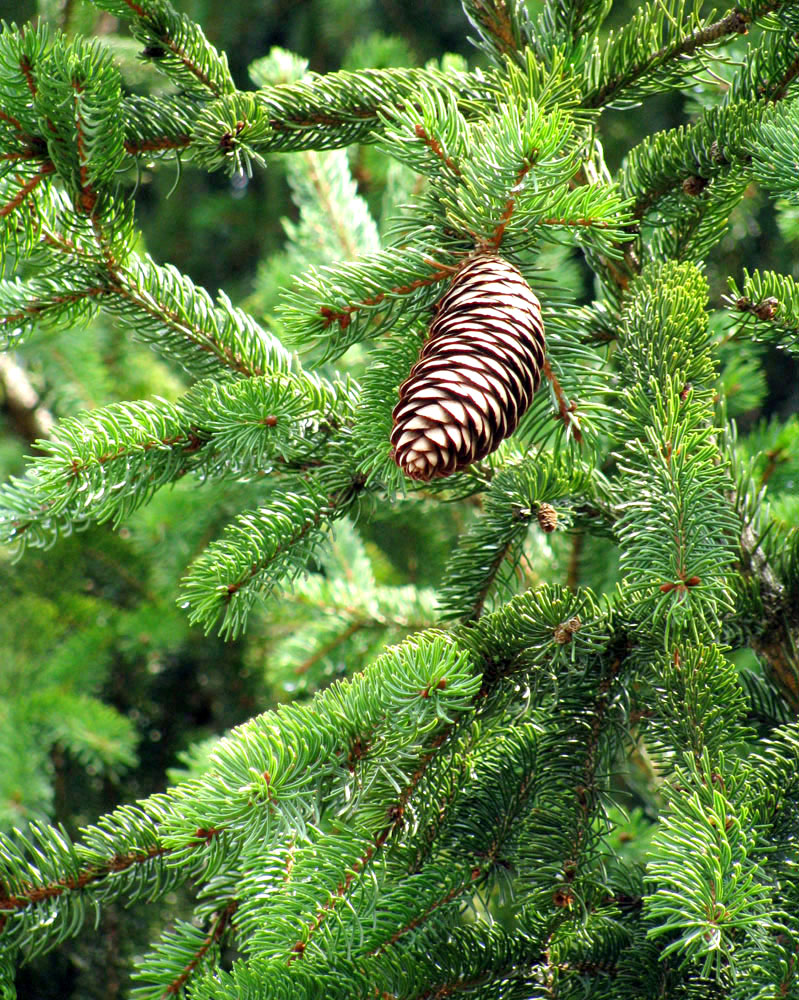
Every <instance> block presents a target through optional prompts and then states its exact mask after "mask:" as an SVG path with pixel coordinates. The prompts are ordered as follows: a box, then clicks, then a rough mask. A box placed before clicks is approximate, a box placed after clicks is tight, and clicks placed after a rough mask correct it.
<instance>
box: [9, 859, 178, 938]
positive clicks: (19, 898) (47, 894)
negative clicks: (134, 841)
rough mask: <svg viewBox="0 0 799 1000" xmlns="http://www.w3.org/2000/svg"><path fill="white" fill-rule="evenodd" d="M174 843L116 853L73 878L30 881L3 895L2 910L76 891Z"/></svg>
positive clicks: (143, 862) (21, 906) (15, 908)
mask: <svg viewBox="0 0 799 1000" xmlns="http://www.w3.org/2000/svg"><path fill="white" fill-rule="evenodd" d="M171 850H172V848H171V847H150V848H148V849H147V850H146V851H132V852H130V853H129V854H114V855H112V856H111V857H110V858H109V859H108V861H107V862H106V863H105V864H104V865H93V866H91V867H89V868H85V869H84V870H83V871H82V872H80V873H79V874H78V875H75V876H72V877H70V878H63V879H59V880H58V881H57V882H48V883H47V884H46V885H40V886H34V885H29V886H27V887H26V888H25V889H23V890H22V891H21V892H17V893H16V894H15V895H13V896H11V895H5V894H3V895H0V910H9V911H12V912H17V911H19V910H24V909H25V908H26V907H28V906H30V905H31V904H32V903H41V902H43V901H44V900H46V899H56V898H57V897H58V896H63V894H64V893H65V892H75V891H77V890H80V889H85V888H86V887H87V886H89V885H91V884H92V883H94V882H98V881H99V880H100V879H103V878H106V877H107V876H108V875H115V874H118V873H119V872H123V871H125V870H126V869H128V868H132V867H133V865H141V864H146V862H148V861H152V860H153V859H154V858H160V857H162V856H163V855H165V854H168V853H169V852H170V851H171ZM4 921H5V917H2V918H0V930H2V925H3V922H4Z"/></svg>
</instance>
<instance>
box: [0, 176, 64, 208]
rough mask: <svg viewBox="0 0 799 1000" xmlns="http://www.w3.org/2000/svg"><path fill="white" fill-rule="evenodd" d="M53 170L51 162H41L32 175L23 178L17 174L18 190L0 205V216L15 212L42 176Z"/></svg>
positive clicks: (40, 180)
mask: <svg viewBox="0 0 799 1000" xmlns="http://www.w3.org/2000/svg"><path fill="white" fill-rule="evenodd" d="M54 171H55V167H54V166H53V164H52V163H43V164H41V166H40V167H39V169H38V170H37V172H36V173H35V174H34V175H33V177H29V178H28V179H27V180H25V179H24V178H23V177H20V176H17V181H18V182H19V185H20V187H19V190H18V191H17V193H16V194H15V195H14V197H13V198H12V199H11V200H10V201H7V202H6V203H5V204H4V205H0V218H3V217H4V216H6V215H10V214H11V213H12V212H15V211H16V210H17V209H18V208H19V207H20V205H22V204H23V202H24V201H25V200H26V198H27V197H28V196H29V195H31V194H32V193H33V192H34V191H35V190H36V188H37V187H38V186H39V184H41V182H42V181H43V180H44V178H45V177H47V176H48V175H49V174H52V173H53V172H54Z"/></svg>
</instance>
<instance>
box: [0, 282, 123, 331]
mask: <svg viewBox="0 0 799 1000" xmlns="http://www.w3.org/2000/svg"><path fill="white" fill-rule="evenodd" d="M107 291H108V289H107V288H106V287H105V286H104V285H96V286H94V287H93V288H83V289H81V290H80V291H79V292H68V293H66V294H65V295H54V296H53V297H52V298H51V299H47V301H46V302H42V301H37V302H32V303H30V304H29V305H27V306H25V308H24V309H20V310H19V311H18V312H15V313H10V314H9V315H8V316H2V317H0V329H2V327H4V326H11V325H12V324H14V323H21V322H23V321H24V320H27V319H30V318H31V317H32V316H38V315H40V314H41V313H43V312H46V311H47V310H48V309H51V308H52V307H53V306H61V305H67V304H70V303H75V302H80V301H81V300H83V299H87V298H97V297H98V296H100V295H104V294H105V293H106V292H107Z"/></svg>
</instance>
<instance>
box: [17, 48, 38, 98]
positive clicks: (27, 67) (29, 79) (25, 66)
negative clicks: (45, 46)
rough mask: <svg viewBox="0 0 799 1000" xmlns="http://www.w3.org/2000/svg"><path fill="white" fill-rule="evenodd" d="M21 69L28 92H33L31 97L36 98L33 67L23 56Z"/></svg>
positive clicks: (20, 64) (20, 63)
mask: <svg viewBox="0 0 799 1000" xmlns="http://www.w3.org/2000/svg"><path fill="white" fill-rule="evenodd" d="M19 68H20V70H21V72H22V75H23V76H24V77H25V83H27V85H28V90H29V91H30V92H31V97H35V96H36V80H35V79H34V78H33V67H32V66H31V64H30V63H29V62H28V57H27V56H23V57H22V58H21V59H20V61H19Z"/></svg>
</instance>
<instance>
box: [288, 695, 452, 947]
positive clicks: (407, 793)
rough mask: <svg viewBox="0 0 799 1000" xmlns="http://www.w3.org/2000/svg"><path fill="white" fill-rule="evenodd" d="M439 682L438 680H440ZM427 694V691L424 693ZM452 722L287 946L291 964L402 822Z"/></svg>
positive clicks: (438, 737)
mask: <svg viewBox="0 0 799 1000" xmlns="http://www.w3.org/2000/svg"><path fill="white" fill-rule="evenodd" d="M445 683H446V682H445ZM439 684H440V682H439ZM427 696H428V697H429V694H428V695H427ZM419 697H420V698H421V697H425V693H424V692H423V691H421V692H419ZM453 729H454V726H452V725H449V726H446V727H444V728H443V729H442V730H441V731H440V732H439V733H438V735H437V736H436V737H435V739H434V740H433V742H432V744H431V746H430V750H429V751H428V753H427V754H425V756H424V757H423V758H422V760H421V761H420V762H419V766H418V767H417V768H416V770H415V771H414V773H413V774H412V775H411V777H410V780H409V781H408V784H407V785H406V786H405V788H404V789H403V790H402V792H401V793H400V795H399V797H398V798H397V801H396V802H395V803H394V804H393V805H392V806H391V807H390V808H389V810H388V819H389V821H388V823H387V824H386V826H385V827H384V828H383V829H382V830H381V831H380V832H379V833H377V834H376V835H375V838H374V843H373V844H370V845H369V847H367V848H366V850H365V851H364V852H363V854H362V855H361V857H360V858H359V859H358V860H357V861H356V862H355V863H354V864H353V865H352V867H351V869H350V870H349V871H348V872H347V874H346V875H345V876H344V878H343V879H342V880H341V882H339V884H338V886H337V888H336V891H335V893H334V894H333V896H332V897H331V898H330V899H329V900H328V901H327V902H326V903H324V904H323V905H322V906H321V907H320V908H319V910H318V911H317V914H316V916H315V917H314V919H313V920H312V921H311V922H310V923H309V924H308V932H307V934H306V936H305V939H304V940H303V939H300V940H298V941H297V942H296V943H295V944H294V945H293V946H292V947H291V949H290V954H289V958H288V964H289V965H291V964H292V963H293V962H295V961H296V960H297V959H298V958H302V956H303V955H304V954H305V949H306V948H307V946H308V941H309V940H310V938H311V937H312V936H313V935H314V934H315V933H316V931H317V930H319V928H320V927H321V926H322V924H323V923H324V922H325V920H326V919H327V917H328V916H329V915H330V913H331V912H332V911H333V910H334V909H335V907H336V905H337V903H338V901H339V900H340V899H342V898H343V897H344V896H346V894H347V892H348V891H349V889H350V887H351V886H352V883H353V882H354V880H355V877H356V876H357V875H360V874H361V873H362V872H363V871H364V870H365V868H366V866H367V865H368V864H369V863H370V862H371V861H372V860H373V858H374V857H375V856H376V854H377V853H378V852H379V851H380V849H381V848H382V847H383V845H384V844H385V843H386V841H387V840H388V838H389V837H390V836H391V834H392V833H393V832H394V831H395V830H398V829H400V828H401V827H402V824H403V823H404V815H405V807H406V806H407V804H408V802H409V800H410V797H411V795H413V792H414V791H415V789H416V788H417V786H418V784H419V782H420V781H421V779H422V777H423V776H424V774H425V773H426V771H427V768H428V766H429V764H430V761H431V760H433V758H434V757H435V755H436V751H437V750H438V748H439V747H440V746H441V744H442V743H443V742H444V741H445V740H446V739H447V738H448V737H449V735H450V734H451V733H452V731H453Z"/></svg>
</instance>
